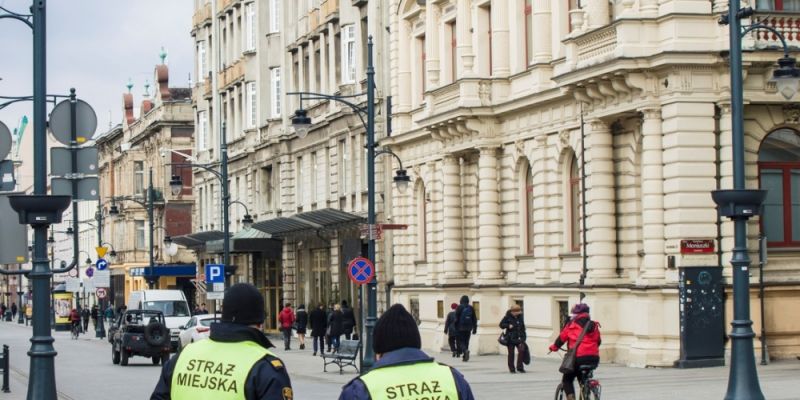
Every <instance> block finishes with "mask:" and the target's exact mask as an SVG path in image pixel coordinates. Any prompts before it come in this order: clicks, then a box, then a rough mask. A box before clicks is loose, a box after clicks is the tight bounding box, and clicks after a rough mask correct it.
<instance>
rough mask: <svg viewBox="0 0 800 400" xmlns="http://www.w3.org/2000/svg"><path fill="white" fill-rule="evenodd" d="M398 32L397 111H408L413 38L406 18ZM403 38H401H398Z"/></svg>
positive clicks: (400, 24)
mask: <svg viewBox="0 0 800 400" xmlns="http://www.w3.org/2000/svg"><path fill="white" fill-rule="evenodd" d="M398 25H399V28H400V29H399V30H400V33H399V34H398V39H397V42H398V45H397V50H396V51H397V56H396V57H397V109H396V111H397V112H408V111H409V110H411V103H412V101H411V93H412V92H413V91H412V87H414V83H413V82H412V81H411V59H412V58H413V56H412V54H413V51H411V48H412V43H413V41H414V40H416V39H414V38H411V26H410V23H409V22H408V21H406V20H401V21H400V22H399V23H398ZM400 38H403V39H400Z"/></svg>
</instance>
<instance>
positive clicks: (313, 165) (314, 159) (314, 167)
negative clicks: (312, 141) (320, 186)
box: [309, 151, 317, 202]
mask: <svg viewBox="0 0 800 400" xmlns="http://www.w3.org/2000/svg"><path fill="white" fill-rule="evenodd" d="M309 174H311V201H312V202H316V201H317V152H316V151H313V152H311V168H310V170H309Z"/></svg>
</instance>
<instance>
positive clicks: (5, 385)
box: [2, 344, 11, 393]
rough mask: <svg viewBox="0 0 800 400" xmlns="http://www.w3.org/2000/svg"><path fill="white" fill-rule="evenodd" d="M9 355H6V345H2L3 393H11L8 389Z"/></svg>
mask: <svg viewBox="0 0 800 400" xmlns="http://www.w3.org/2000/svg"><path fill="white" fill-rule="evenodd" d="M9 364H10V362H9V354H8V345H6V344H4V345H3V364H2V366H3V393H11V389H10V388H9V387H8V370H9V369H10V368H9Z"/></svg>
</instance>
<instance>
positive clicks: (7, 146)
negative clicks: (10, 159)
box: [0, 122, 11, 161]
mask: <svg viewBox="0 0 800 400" xmlns="http://www.w3.org/2000/svg"><path fill="white" fill-rule="evenodd" d="M9 152H11V131H9V130H8V127H7V126H6V124H4V123H2V122H0V161H2V160H5V159H6V156H7V155H8V153H9Z"/></svg>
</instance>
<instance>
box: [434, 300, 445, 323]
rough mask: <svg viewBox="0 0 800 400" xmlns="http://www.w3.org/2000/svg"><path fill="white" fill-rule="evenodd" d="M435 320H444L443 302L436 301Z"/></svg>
mask: <svg viewBox="0 0 800 400" xmlns="http://www.w3.org/2000/svg"><path fill="white" fill-rule="evenodd" d="M436 318H439V319H443V318H444V300H437V301H436Z"/></svg>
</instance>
